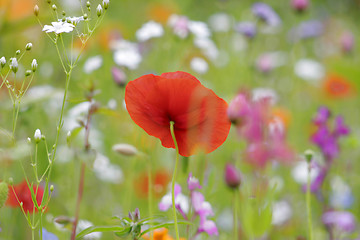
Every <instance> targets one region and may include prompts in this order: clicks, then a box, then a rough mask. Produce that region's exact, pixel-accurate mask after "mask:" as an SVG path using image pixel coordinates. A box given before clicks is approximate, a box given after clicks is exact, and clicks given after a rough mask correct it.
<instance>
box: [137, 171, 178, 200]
mask: <svg viewBox="0 0 360 240" xmlns="http://www.w3.org/2000/svg"><path fill="white" fill-rule="evenodd" d="M170 179H171V176H170V174H169V173H168V172H167V171H166V170H157V171H156V172H155V173H154V174H152V178H151V183H152V187H151V192H152V193H153V195H154V196H155V197H157V198H159V197H162V196H163V195H164V194H165V192H166V191H167V185H168V183H169V181H170ZM135 190H136V194H137V195H138V196H139V197H147V196H148V194H149V176H148V173H147V172H143V173H140V175H139V177H138V178H137V179H136V180H135Z"/></svg>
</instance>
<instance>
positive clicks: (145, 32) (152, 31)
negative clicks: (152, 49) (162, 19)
mask: <svg viewBox="0 0 360 240" xmlns="http://www.w3.org/2000/svg"><path fill="white" fill-rule="evenodd" d="M163 34H164V29H163V27H162V26H161V24H160V23H157V22H154V21H149V22H147V23H145V24H144V25H142V27H141V28H140V29H138V30H137V31H136V38H137V39H138V40H139V41H140V42H145V41H147V40H149V39H151V38H155V37H161V36H162V35H163Z"/></svg>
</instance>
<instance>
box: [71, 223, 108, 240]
mask: <svg viewBox="0 0 360 240" xmlns="http://www.w3.org/2000/svg"><path fill="white" fill-rule="evenodd" d="M92 226H94V224H93V223H92V222H89V221H87V220H79V222H78V225H77V227H76V234H78V233H80V232H81V231H83V230H85V229H86V228H89V227H92ZM101 235H102V233H101V232H93V233H90V234H87V235H85V236H84V237H83V239H85V240H97V239H100V238H101Z"/></svg>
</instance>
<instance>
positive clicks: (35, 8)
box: [34, 5, 40, 16]
mask: <svg viewBox="0 0 360 240" xmlns="http://www.w3.org/2000/svg"><path fill="white" fill-rule="evenodd" d="M39 11H40V9H39V6H38V5H35V7H34V14H35V16H39Z"/></svg>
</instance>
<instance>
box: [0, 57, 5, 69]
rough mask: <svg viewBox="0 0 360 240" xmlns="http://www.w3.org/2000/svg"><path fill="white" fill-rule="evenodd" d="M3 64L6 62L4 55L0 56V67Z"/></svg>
mask: <svg viewBox="0 0 360 240" xmlns="http://www.w3.org/2000/svg"><path fill="white" fill-rule="evenodd" d="M5 64H6V59H5V57H1V58H0V65H1V67H4V66H5Z"/></svg>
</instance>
